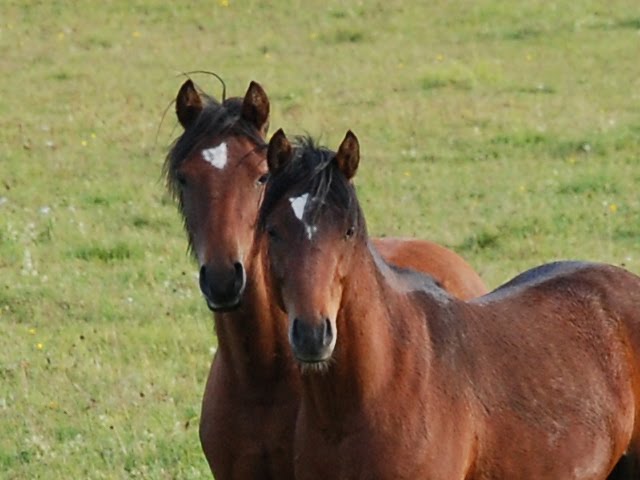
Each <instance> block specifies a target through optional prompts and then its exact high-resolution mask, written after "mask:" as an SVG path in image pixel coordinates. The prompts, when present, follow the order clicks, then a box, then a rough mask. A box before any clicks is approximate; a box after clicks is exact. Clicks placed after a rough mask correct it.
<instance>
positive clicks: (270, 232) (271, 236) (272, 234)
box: [267, 227, 278, 240]
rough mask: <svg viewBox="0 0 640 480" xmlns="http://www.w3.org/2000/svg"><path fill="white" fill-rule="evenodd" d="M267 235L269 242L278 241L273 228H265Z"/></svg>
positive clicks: (276, 233)
mask: <svg viewBox="0 0 640 480" xmlns="http://www.w3.org/2000/svg"><path fill="white" fill-rule="evenodd" d="M267 235H269V239H271V240H277V239H278V232H276V229H275V228H273V227H267Z"/></svg>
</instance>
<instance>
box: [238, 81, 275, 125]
mask: <svg viewBox="0 0 640 480" xmlns="http://www.w3.org/2000/svg"><path fill="white" fill-rule="evenodd" d="M240 115H241V116H242V118H244V119H245V120H247V121H248V122H250V123H251V124H252V125H253V126H255V127H256V129H257V130H258V131H259V132H260V134H261V135H262V136H263V137H266V136H267V130H269V97H267V94H266V93H265V91H264V89H263V88H262V87H261V86H260V84H259V83H258V82H254V81H252V82H251V83H250V84H249V88H248V89H247V93H245V95H244V100H243V101H242V110H241V113H240Z"/></svg>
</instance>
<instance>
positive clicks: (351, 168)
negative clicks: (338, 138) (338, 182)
mask: <svg viewBox="0 0 640 480" xmlns="http://www.w3.org/2000/svg"><path fill="white" fill-rule="evenodd" d="M335 162H336V164H337V165H338V168H339V169H340V171H341V172H342V173H343V174H344V176H345V177H347V180H351V179H352V178H353V176H354V175H355V174H356V170H358V163H359V162H360V144H359V143H358V137H356V136H355V135H354V134H353V132H352V131H351V130H349V131H348V132H347V134H346V135H345V137H344V140H342V143H341V144H340V147H338V153H336V157H335Z"/></svg>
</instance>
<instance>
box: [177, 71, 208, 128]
mask: <svg viewBox="0 0 640 480" xmlns="http://www.w3.org/2000/svg"><path fill="white" fill-rule="evenodd" d="M202 108H203V103H202V97H200V93H198V90H196V87H195V85H194V84H193V82H192V81H191V80H190V79H189V80H187V81H186V82H184V83H183V84H182V86H181V87H180V90H179V91H178V96H177V97H176V116H177V117H178V121H179V122H180V124H181V125H182V126H183V127H184V128H185V130H186V129H187V128H188V127H190V126H191V125H193V122H195V121H196V119H197V118H198V115H200V112H201V111H202Z"/></svg>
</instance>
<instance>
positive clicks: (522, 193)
mask: <svg viewBox="0 0 640 480" xmlns="http://www.w3.org/2000/svg"><path fill="white" fill-rule="evenodd" d="M639 32H640V24H639V17H638V10H637V5H636V3H635V2H633V1H631V0H628V1H622V2H616V3H615V5H613V4H611V5H604V6H603V4H602V2H595V1H587V0H584V1H579V2H572V3H566V4H561V3H557V4H554V5H549V4H548V3H546V2H537V1H536V2H527V3H526V4H522V3H513V4H507V3H505V2H496V1H495V0H483V1H480V2H474V3H468V2H467V3H464V2H463V3H459V2H458V3H456V2H444V1H437V2H431V3H430V4H429V6H423V5H422V4H418V3H415V4H408V3H407V2H382V3H380V2H377V3H371V2H363V3H356V4H345V3H344V2H329V3H327V2H304V3H303V2H299V1H294V0H292V1H287V2H280V3H277V4H276V5H269V4H268V3H265V2H256V1H248V2H234V1H226V0H224V1H223V0H220V1H218V2H213V3H212V2H199V1H195V2H186V3H185V2H182V3H180V2H178V3H176V2H173V3H168V2H158V1H150V0H149V1H147V0H145V1H141V2H134V3H131V2H124V1H121V0H118V1H114V2H102V3H95V2H88V1H87V0H83V1H81V2H75V3H68V4H67V3H65V2H32V1H28V2H17V1H9V2H8V3H6V5H5V4H3V7H2V16H0V65H1V66H2V71H3V76H2V78H1V79H0V84H1V85H2V92H3V94H2V95H0V120H1V122H2V123H1V125H0V126H1V127H2V128H0V433H2V435H1V436H0V477H2V478H3V479H4V478H7V479H24V478H56V479H57V478H60V479H62V478H98V479H100V478H153V479H156V478H181V479H182V478H193V479H196V478H208V477H209V474H208V467H207V465H206V462H205V460H204V458H203V456H202V454H201V452H200V448H199V442H198V438H197V424H198V415H199V405H200V398H201V393H202V390H203V388H204V380H205V378H206V374H207V370H208V366H209V362H210V359H211V356H212V351H213V350H212V349H213V348H214V347H215V345H216V341H215V338H214V335H213V331H212V330H213V329H212V322H211V319H210V314H209V312H208V311H207V309H206V307H205V306H204V304H203V302H202V301H201V299H200V295H199V293H198V288H197V279H196V269H195V267H194V265H193V263H192V261H191V260H190V258H189V257H188V255H187V254H186V241H185V238H184V234H183V231H182V225H181V220H180V218H179V216H178V214H177V213H176V209H175V205H174V204H173V201H172V200H171V199H170V198H169V196H168V195H167V194H165V192H164V187H163V181H162V179H161V178H160V172H161V165H162V161H163V157H164V154H165V151H166V147H167V145H168V144H169V143H170V142H171V141H172V139H173V138H174V137H175V136H176V135H177V134H178V132H179V129H178V128H177V127H176V121H175V118H174V115H173V112H172V110H171V108H169V111H168V113H167V115H166V117H165V118H164V120H163V118H162V115H163V112H164V110H165V108H167V105H169V103H170V102H171V100H172V99H173V98H174V96H175V94H176V92H177V90H178V87H179V85H180V84H181V82H182V81H183V78H184V77H182V76H180V75H179V74H180V73H181V72H185V71H190V70H200V69H205V70H213V71H215V72H217V73H219V74H220V75H222V76H223V77H224V78H225V80H226V82H227V86H228V91H229V93H230V94H232V95H240V94H242V93H243V92H244V91H245V89H246V87H247V85H248V83H249V81H250V80H252V79H255V80H257V81H259V82H261V83H262V84H263V86H264V87H265V88H266V90H267V92H268V93H269V96H270V98H271V100H272V113H273V115H272V121H271V125H272V130H274V131H275V129H276V128H278V127H281V126H282V127H284V128H285V130H286V131H287V133H291V134H293V133H302V131H307V132H310V133H312V134H314V135H317V136H320V138H321V139H322V141H323V143H325V144H327V145H328V146H330V147H333V148H335V147H336V146H337V145H338V142H339V141H340V140H341V139H342V138H343V136H344V133H345V131H346V130H347V129H352V130H353V131H354V132H355V133H356V134H357V135H358V137H359V139H360V143H361V148H362V154H363V158H362V163H361V168H360V171H359V172H358V176H357V178H356V183H357V186H358V190H359V194H360V198H361V199H362V202H363V205H364V207H365V211H366V215H367V219H368V222H369V228H370V231H371V232H372V233H374V234H376V235H411V236H419V237H423V238H428V239H431V240H435V241H437V242H440V243H443V244H445V245H447V246H449V247H452V248H454V249H456V250H457V251H459V252H460V253H461V254H463V255H464V256H465V257H466V258H467V259H468V260H469V261H470V262H471V263H472V264H473V265H474V266H475V267H476V268H477V269H478V271H479V272H480V273H481V274H482V275H483V276H484V278H486V280H487V282H488V284H489V285H490V286H496V285H498V284H499V283H500V282H502V281H505V280H506V279H508V278H510V277H512V276H513V275H515V274H516V273H518V272H520V271H521V270H523V269H525V268H528V267H530V266H533V265H536V264H539V263H542V262H546V261H551V260H555V259H559V258H580V259H591V260H596V261H605V262H610V263H614V264H619V265H625V266H626V267H627V268H629V269H630V270H632V271H635V272H636V273H640V197H639V196H638V193H637V192H638V186H639V185H640V158H639V152H640V117H639V116H638V112H640V93H639V92H640V64H639V63H638V61H637V53H638V51H637V45H638V38H640V37H639ZM195 79H196V81H197V82H198V83H199V84H200V85H201V86H202V87H203V88H204V89H205V90H206V91H208V92H210V93H212V94H215V95H217V96H219V95H220V92H221V90H220V86H219V84H218V83H217V82H216V81H214V80H213V79H211V78H210V77H208V76H195Z"/></svg>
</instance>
